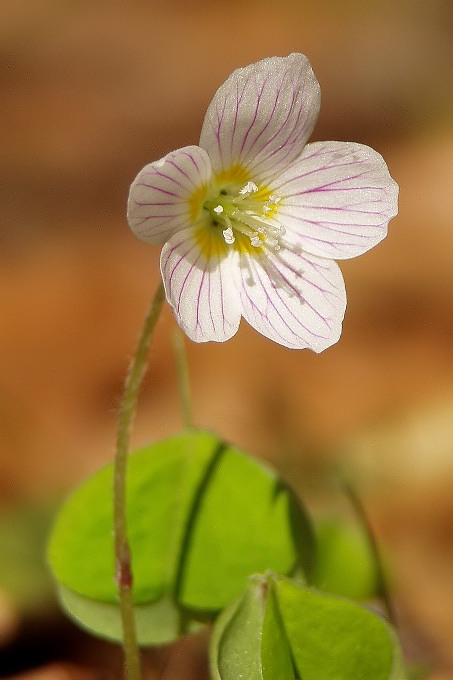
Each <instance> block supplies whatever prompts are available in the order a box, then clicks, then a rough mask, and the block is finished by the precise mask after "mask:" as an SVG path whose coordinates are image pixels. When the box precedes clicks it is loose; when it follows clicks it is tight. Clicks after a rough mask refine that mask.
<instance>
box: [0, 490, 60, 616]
mask: <svg viewBox="0 0 453 680" xmlns="http://www.w3.org/2000/svg"><path fill="white" fill-rule="evenodd" d="M53 512H54V508H53V507H52V508H51V507H50V505H45V506H44V505H42V504H41V503H40V504H38V503H36V504H27V505H23V506H17V507H14V508H11V509H10V510H8V511H7V512H3V513H2V515H1V516H0V546H1V559H0V590H3V591H5V592H6V593H7V594H8V596H9V597H10V598H11V599H12V600H13V602H14V604H15V605H16V606H17V607H19V608H20V609H21V610H22V612H23V613H31V612H36V611H37V610H39V609H43V608H45V607H46V606H48V602H49V599H50V596H51V593H52V582H51V579H50V578H49V573H48V570H47V569H46V565H45V559H44V553H45V544H46V537H47V534H48V532H49V525H50V522H51V516H52V514H53Z"/></svg>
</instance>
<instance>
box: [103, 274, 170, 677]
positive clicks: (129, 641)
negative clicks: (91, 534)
mask: <svg viewBox="0 0 453 680" xmlns="http://www.w3.org/2000/svg"><path fill="white" fill-rule="evenodd" d="M164 299H165V294H164V289H163V285H162V283H160V285H159V287H158V289H157V291H156V293H155V295H154V298H153V300H152V302H151V305H150V307H149V309H148V313H147V315H146V317H145V321H144V323H143V328H142V331H141V335H140V339H139V342H138V346H137V351H136V352H135V355H134V357H133V359H132V362H131V365H130V368H129V373H128V376H127V379H126V384H125V387H124V393H123V399H122V402H121V409H120V415H119V422H118V434H117V439H116V449H115V460H114V481H113V513H114V535H115V566H116V584H117V586H118V594H119V599H120V611H121V621H122V626H123V648H124V656H125V666H126V678H127V680H141V677H142V674H141V663H140V651H139V648H138V644H137V634H136V628H135V617H134V598H133V573H132V565H131V551H130V547H129V540H128V534H127V518H126V477H127V458H128V453H129V440H130V435H131V429H132V423H133V420H134V416H135V411H136V408H137V399H138V392H139V389H140V385H141V383H142V380H143V376H144V374H145V369H146V359H147V356H148V350H149V345H150V342H151V337H152V335H153V331H154V329H155V327H156V323H157V320H158V318H159V314H160V311H161V309H162V304H163V302H164Z"/></svg>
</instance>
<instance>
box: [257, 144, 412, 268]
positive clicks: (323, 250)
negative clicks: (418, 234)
mask: <svg viewBox="0 0 453 680" xmlns="http://www.w3.org/2000/svg"><path fill="white" fill-rule="evenodd" d="M271 189H272V191H273V192H275V193H277V194H278V195H279V196H280V197H281V203H280V205H279V210H278V221H279V223H280V224H281V225H282V226H284V227H285V229H286V234H287V239H288V241H290V242H293V243H296V244H298V245H300V247H301V248H302V249H303V250H305V251H308V252H310V253H313V254H314V255H319V256H321V257H329V258H335V259H344V258H350V257H356V255H360V254H361V253H364V252H365V251H367V250H369V249H370V248H372V247H373V246H375V245H376V244H377V243H379V241H381V240H382V239H383V238H384V237H385V236H386V235H387V226H388V223H389V220H390V219H391V218H392V217H394V216H395V215H396V214H397V212H398V185H397V184H396V182H394V180H393V179H392V178H391V177H390V174H389V171H388V169H387V165H386V164H385V161H384V159H383V158H382V156H381V155H380V154H378V153H377V152H376V151H374V150H373V149H370V147H368V146H364V145H363V144H355V143H350V142H316V143H314V144H308V145H307V146H306V147H305V150H304V152H303V154H302V156H301V157H300V158H299V159H298V160H297V161H296V162H295V163H294V164H293V165H292V166H291V167H290V168H288V170H286V171H285V172H284V173H283V174H282V175H281V176H280V177H279V178H278V180H274V182H273V183H272V184H271Z"/></svg>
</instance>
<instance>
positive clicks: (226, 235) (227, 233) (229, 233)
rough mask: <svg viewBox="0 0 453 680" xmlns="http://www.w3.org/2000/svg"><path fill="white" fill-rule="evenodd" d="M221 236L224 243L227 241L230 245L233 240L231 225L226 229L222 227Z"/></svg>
mask: <svg viewBox="0 0 453 680" xmlns="http://www.w3.org/2000/svg"><path fill="white" fill-rule="evenodd" d="M222 234H223V238H224V239H225V243H228V245H231V244H232V243H234V242H235V240H236V239H235V238H234V234H233V230H232V228H231V227H228V229H224V230H223V231H222Z"/></svg>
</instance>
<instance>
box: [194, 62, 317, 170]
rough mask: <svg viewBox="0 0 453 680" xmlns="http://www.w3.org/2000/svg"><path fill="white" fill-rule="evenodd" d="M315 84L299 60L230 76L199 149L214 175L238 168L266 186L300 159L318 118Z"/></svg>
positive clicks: (268, 64)
mask: <svg viewBox="0 0 453 680" xmlns="http://www.w3.org/2000/svg"><path fill="white" fill-rule="evenodd" d="M319 106H320V90H319V84H318V81H317V80H316V77H315V75H314V73H313V70H312V68H311V66H310V62H309V61H308V59H307V57H305V56H304V55H303V54H291V55H289V56H288V57H270V58H268V59H263V60H262V61H258V62H257V63H255V64H251V65H250V66H246V67H245V68H240V69H237V70H236V71H234V72H233V73H232V74H231V75H230V77H229V78H228V79H227V80H226V82H225V83H224V84H223V85H222V86H221V87H220V88H219V89H218V90H217V92H216V94H215V95H214V98H213V100H212V102H211V104H210V105H209V108H208V110H207V112H206V116H205V119H204V123H203V128H202V131H201V137H200V146H201V147H203V148H204V149H206V151H207V152H208V154H209V157H210V159H211V162H212V167H213V169H214V171H215V172H219V171H221V170H225V169H227V168H229V167H230V166H231V165H234V164H236V163H240V164H242V165H244V166H245V167H246V168H247V169H248V170H249V171H250V175H251V177H252V179H259V180H260V181H261V182H265V181H266V179H267V177H269V176H271V175H273V174H275V173H276V172H278V171H279V169H283V168H284V167H286V166H287V165H288V164H289V163H291V162H292V161H293V160H294V159H295V158H297V156H299V155H300V153H301V152H302V149H303V147H304V145H305V143H306V141H307V139H308V138H309V136H310V134H311V132H312V130H313V128H314V125H315V123H316V120H317V118H318V114H319Z"/></svg>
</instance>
